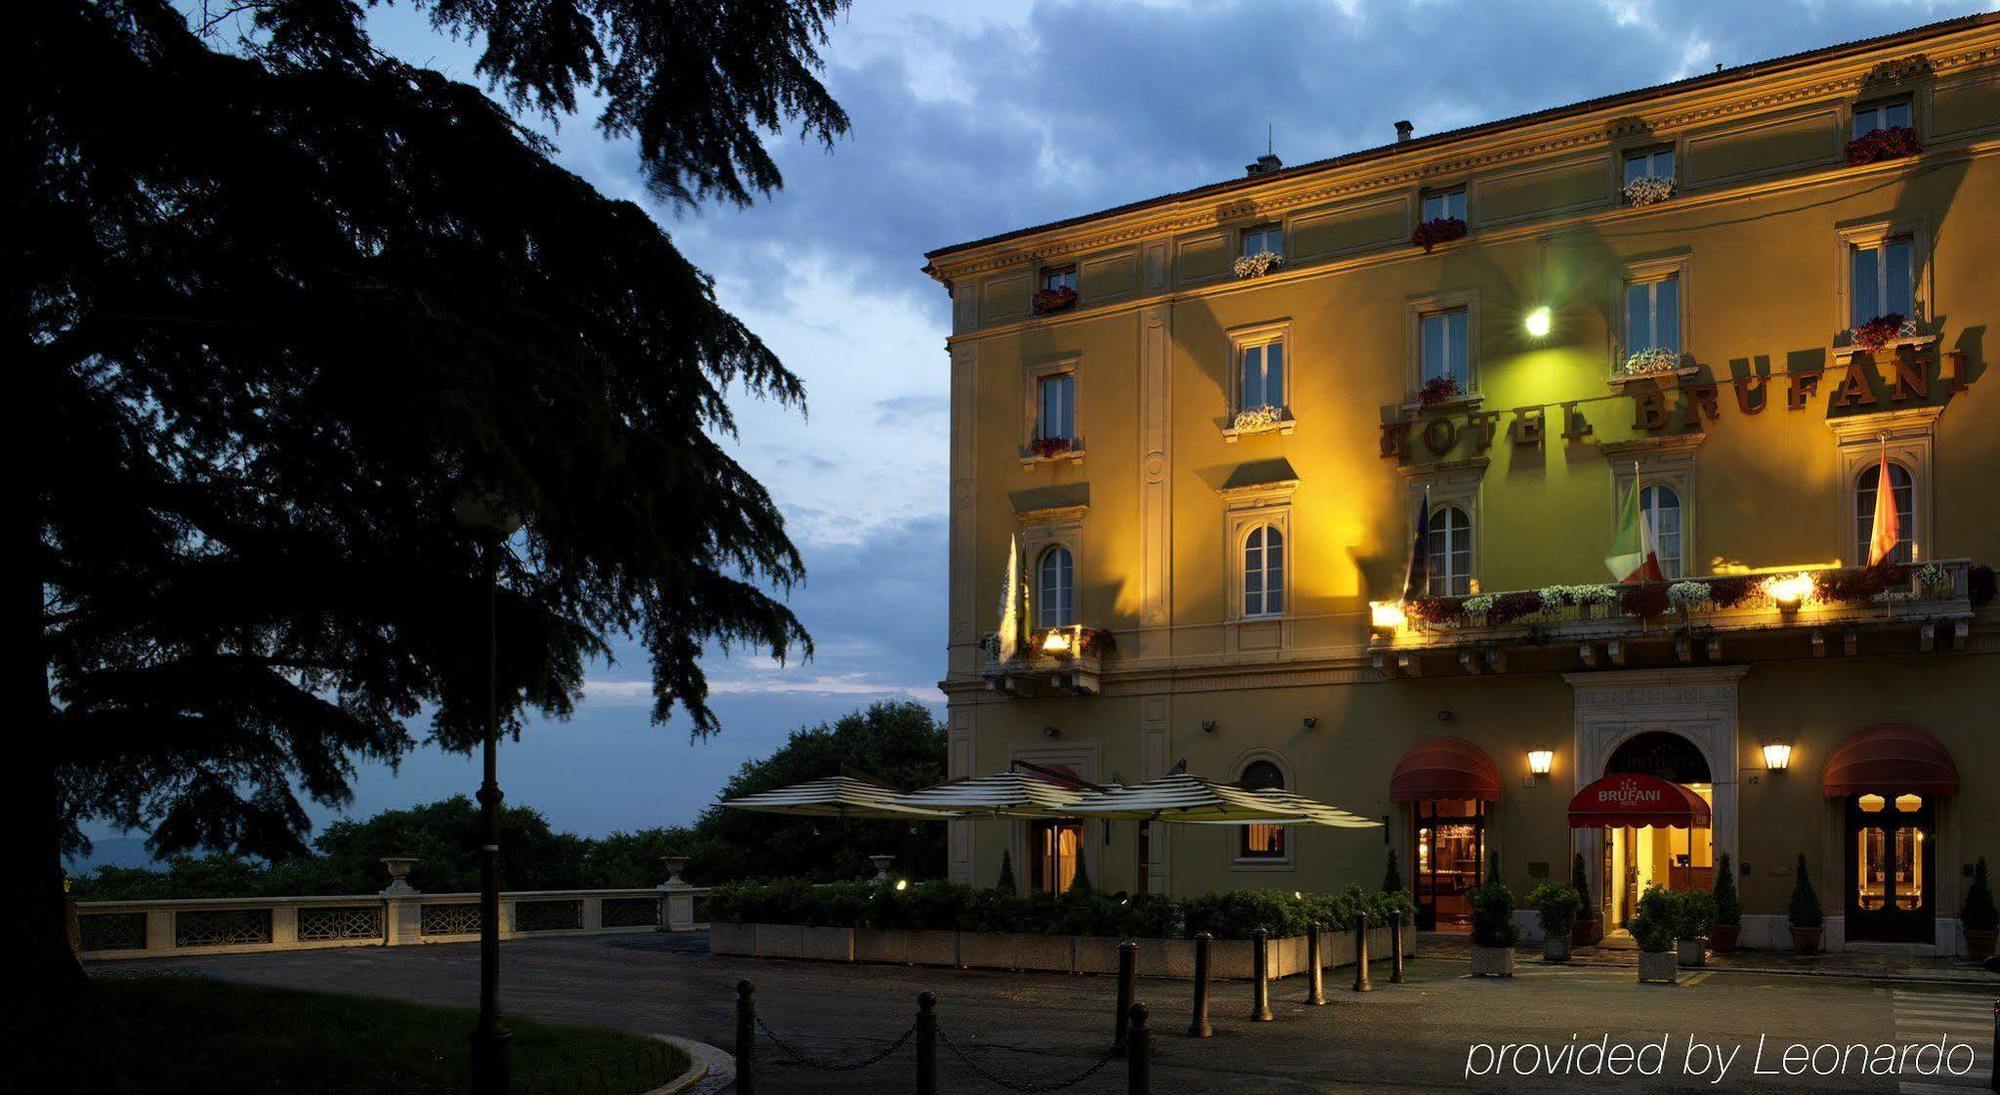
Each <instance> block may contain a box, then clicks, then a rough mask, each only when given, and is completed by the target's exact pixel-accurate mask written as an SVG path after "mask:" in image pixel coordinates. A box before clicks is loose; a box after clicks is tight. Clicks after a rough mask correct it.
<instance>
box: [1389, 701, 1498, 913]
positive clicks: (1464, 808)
mask: <svg viewBox="0 0 2000 1095" xmlns="http://www.w3.org/2000/svg"><path fill="white" fill-rule="evenodd" d="M1389 797H1390V798H1391V799H1392V800H1394V801H1395V802H1397V803H1398V804H1402V805H1405V806H1406V807H1407V810H1406V813H1405V816H1406V817H1407V818H1408V819H1409V821H1408V824H1409V829H1408V830H1407V832H1408V833H1409V839H1410V843H1409V850H1410V856H1409V858H1408V861H1407V862H1408V866H1407V867H1406V868H1405V869H1406V870H1408V871H1409V872H1410V880H1411V882H1412V883H1413V885H1412V886H1411V889H1412V891H1413V892H1414V893H1415V894H1416V899H1417V918H1416V919H1417V927H1418V929H1419V930H1422V931H1449V932H1469V931H1471V930H1472V901H1471V894H1472V891H1473V890H1474V889H1476V888H1477V887H1478V886H1479V884H1480V883H1481V882H1483V881H1484V880H1485V873H1484V872H1485V864H1486V847H1487V831H1486V826H1487V821H1488V816H1489V813H1490V811H1491V808H1492V804H1493V803H1496V802H1498V801H1500V769H1499V767H1498V766H1496V765H1495V764H1494V763H1493V758H1491V757H1489V756H1487V755H1486V751H1485V750H1483V749H1481V748H1480V747H1479V746H1477V745H1474V744H1473V743H1472V742H1469V741H1466V740H1465V739H1464V738H1454V737H1439V738H1431V739H1429V740H1428V741H1423V742H1420V743H1418V744H1417V745H1416V746H1415V747H1414V748H1412V749H1411V750H1410V751H1409V752H1407V753H1405V754H1403V759H1402V760H1400V761H1398V762H1397V764H1396V770H1395V772H1394V773H1393V774H1392V775H1391V776H1390V777H1389Z"/></svg>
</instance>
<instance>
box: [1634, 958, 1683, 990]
mask: <svg viewBox="0 0 2000 1095" xmlns="http://www.w3.org/2000/svg"><path fill="white" fill-rule="evenodd" d="M1680 971H1681V963H1680V955H1678V954H1676V953H1674V952H1673V951H1657V952H1654V951H1640V952H1639V983H1640V984H1642V985H1671V984H1673V983H1674V982H1675V981H1678V980H1680V975H1681V972H1680Z"/></svg>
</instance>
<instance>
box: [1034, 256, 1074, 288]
mask: <svg viewBox="0 0 2000 1095" xmlns="http://www.w3.org/2000/svg"><path fill="white" fill-rule="evenodd" d="M1040 287H1041V288H1043V289H1071V290H1075V289H1076V288H1077V280H1076V264H1075V263H1073V262H1072V263H1067V264H1065V265H1062V266H1044V267H1042V275H1041V286H1040Z"/></svg>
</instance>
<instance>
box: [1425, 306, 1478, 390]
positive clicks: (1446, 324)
mask: <svg viewBox="0 0 2000 1095" xmlns="http://www.w3.org/2000/svg"><path fill="white" fill-rule="evenodd" d="M1469 326H1470V325H1469V323H1468V315H1467V312H1466V309H1464V308H1452V309H1448V310H1446V311H1442V312H1428V313H1425V314H1424V316H1423V317H1422V318H1421V319H1419V320H1418V321H1417V327H1418V332H1419V341H1420V343H1421V347H1422V348H1421V350H1420V351H1419V352H1420V360H1421V362H1422V367H1423V375H1422V376H1420V377H1419V378H1418V381H1419V382H1420V383H1429V382H1430V381H1433V380H1436V379H1437V378H1439V377H1441V376H1448V377H1451V378H1453V379H1455V380H1457V381H1458V386H1459V390H1461V391H1471V390H1472V369H1471V365H1470V362H1469V361H1468V359H1467V356H1466V353H1467V350H1468V330H1469Z"/></svg>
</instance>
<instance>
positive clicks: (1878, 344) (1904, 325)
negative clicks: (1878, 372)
mask: <svg viewBox="0 0 2000 1095" xmlns="http://www.w3.org/2000/svg"><path fill="white" fill-rule="evenodd" d="M1915 337H1917V321H1916V320H1914V319H1912V318H1910V317H1908V316H1905V315H1903V314H1902V313H1900V312H1890V313H1889V314H1887V315H1881V316H1876V317H1875V318H1874V319H1871V320H1869V321H1868V322H1866V323H1862V324H1859V325H1857V326H1855V327H1852V328H1850V329H1849V330H1848V331H1847V338H1848V342H1849V343H1850V344H1851V345H1852V346H1853V347H1854V348H1855V349H1857V350H1865V351H1867V352H1868V353H1871V354H1872V353H1874V352H1876V351H1877V350H1880V349H1881V348H1883V347H1884V346H1887V345H1888V344H1889V343H1891V342H1894V341H1896V340H1897V339H1899V338H1915Z"/></svg>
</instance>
